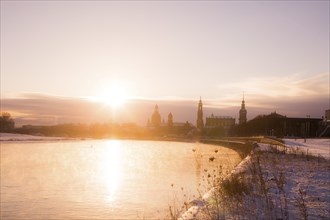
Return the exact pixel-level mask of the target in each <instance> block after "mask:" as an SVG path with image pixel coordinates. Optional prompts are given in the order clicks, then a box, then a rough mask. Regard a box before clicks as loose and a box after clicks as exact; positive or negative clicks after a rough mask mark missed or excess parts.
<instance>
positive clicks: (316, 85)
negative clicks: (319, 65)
mask: <svg viewBox="0 0 330 220" xmlns="http://www.w3.org/2000/svg"><path fill="white" fill-rule="evenodd" d="M218 89H219V90H220V91H222V92H224V93H225V94H226V93H227V91H242V92H243V91H245V93H246V94H247V95H248V96H250V97H253V98H258V97H262V98H264V97H271V98H279V97H281V98H289V97H295V98H302V97H306V96H319V95H328V94H329V73H320V74H315V75H313V76H308V77H306V78H304V75H302V74H292V75H289V76H285V77H268V76H265V77H258V78H248V79H247V80H244V81H238V82H235V83H230V84H226V85H219V86H218Z"/></svg>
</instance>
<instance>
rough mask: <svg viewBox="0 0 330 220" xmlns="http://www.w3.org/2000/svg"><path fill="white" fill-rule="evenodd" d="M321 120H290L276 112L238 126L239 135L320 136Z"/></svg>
mask: <svg viewBox="0 0 330 220" xmlns="http://www.w3.org/2000/svg"><path fill="white" fill-rule="evenodd" d="M321 121H322V119H320V118H289V117H286V116H283V115H280V114H277V113H276V112H273V113H271V114H269V115H259V116H257V117H255V118H254V119H252V120H250V121H248V122H247V123H245V124H240V125H239V126H237V128H236V129H237V130H236V132H237V134H238V135H246V136H252V135H269V136H277V137H284V136H291V137H317V136H319V132H318V129H319V126H320V123H321Z"/></svg>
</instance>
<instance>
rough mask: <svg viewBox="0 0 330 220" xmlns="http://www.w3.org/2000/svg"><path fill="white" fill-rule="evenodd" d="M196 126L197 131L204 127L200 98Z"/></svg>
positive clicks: (200, 98) (200, 99)
mask: <svg viewBox="0 0 330 220" xmlns="http://www.w3.org/2000/svg"><path fill="white" fill-rule="evenodd" d="M196 125H197V128H198V129H203V127H204V122H203V103H202V97H199V103H198V110H197V122H196Z"/></svg>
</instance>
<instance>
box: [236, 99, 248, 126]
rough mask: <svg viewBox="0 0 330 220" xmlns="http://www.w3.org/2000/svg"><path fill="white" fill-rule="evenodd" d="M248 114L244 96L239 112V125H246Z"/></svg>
mask: <svg viewBox="0 0 330 220" xmlns="http://www.w3.org/2000/svg"><path fill="white" fill-rule="evenodd" d="M246 114H247V111H246V109H245V101H244V96H243V100H242V104H241V109H240V110H239V118H238V124H244V123H246V121H247V120H246Z"/></svg>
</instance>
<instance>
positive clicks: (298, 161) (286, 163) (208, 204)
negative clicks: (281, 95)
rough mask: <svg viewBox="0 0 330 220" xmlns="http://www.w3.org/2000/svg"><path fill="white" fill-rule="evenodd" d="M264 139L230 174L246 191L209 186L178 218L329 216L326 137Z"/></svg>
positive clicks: (317, 217)
mask: <svg viewBox="0 0 330 220" xmlns="http://www.w3.org/2000/svg"><path fill="white" fill-rule="evenodd" d="M270 143H271V142H269V143H266V144H265V143H263V144H262V143H259V144H258V148H257V149H256V151H255V152H254V153H252V154H251V155H250V156H248V157H246V158H245V159H244V160H243V161H242V162H241V163H240V164H239V165H238V166H237V167H236V168H235V169H234V170H233V171H232V173H231V175H230V176H235V175H237V176H239V178H243V180H244V181H245V183H246V185H247V186H248V187H249V189H250V192H249V193H247V194H245V193H243V194H241V195H237V196H230V195H228V194H227V195H226V194H222V192H220V194H219V193H216V192H215V188H213V191H212V190H211V191H209V192H208V193H207V194H206V195H204V196H203V198H201V199H200V200H196V201H193V203H192V207H190V209H189V210H188V211H186V212H185V213H184V214H183V215H182V216H181V218H179V219H182V220H188V219H189V220H193V219H219V218H220V219H222V218H224V219H227V218H228V219H330V163H329V139H307V140H306V143H305V142H304V139H300V140H299V139H298V140H295V141H294V140H291V139H285V140H284V143H285V145H271V144H270ZM307 149H308V154H306V151H307ZM310 155H314V156H316V157H310ZM225 181H226V180H225ZM233 184H235V183H234V182H233ZM218 191H221V190H218ZM219 195H220V198H219ZM217 196H218V198H215V197H217ZM212 197H213V199H212ZM215 201H216V202H215ZM210 213H211V214H210Z"/></svg>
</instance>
